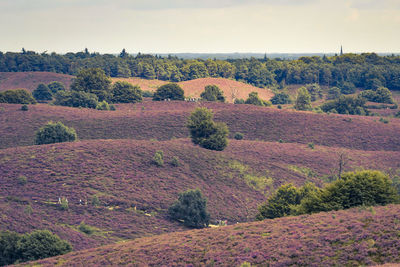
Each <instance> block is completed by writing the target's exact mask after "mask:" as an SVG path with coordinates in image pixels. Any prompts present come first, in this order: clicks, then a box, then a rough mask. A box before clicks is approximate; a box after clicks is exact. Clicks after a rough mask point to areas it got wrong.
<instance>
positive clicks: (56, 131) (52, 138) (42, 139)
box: [35, 121, 77, 145]
mask: <svg viewBox="0 0 400 267" xmlns="http://www.w3.org/2000/svg"><path fill="white" fill-rule="evenodd" d="M76 138H77V135H76V132H75V129H74V128H69V127H67V126H65V125H64V124H62V123H61V122H57V123H55V122H51V121H50V122H48V123H47V124H46V125H44V126H43V127H41V128H40V129H39V130H38V131H37V132H36V134H35V144H36V145H42V144H53V143H61V142H72V141H75V140H76Z"/></svg>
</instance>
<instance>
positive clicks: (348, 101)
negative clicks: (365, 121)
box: [320, 95, 369, 115]
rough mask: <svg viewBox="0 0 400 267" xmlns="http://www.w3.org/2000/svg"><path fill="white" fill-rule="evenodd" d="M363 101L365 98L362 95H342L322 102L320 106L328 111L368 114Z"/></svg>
mask: <svg viewBox="0 0 400 267" xmlns="http://www.w3.org/2000/svg"><path fill="white" fill-rule="evenodd" d="M365 103H366V100H365V98H363V97H360V96H343V95H342V96H340V97H339V98H338V99H335V100H332V101H328V102H326V103H324V104H323V105H321V107H320V108H321V109H322V111H324V112H329V113H339V114H350V115H369V111H368V110H367V108H366V106H365Z"/></svg>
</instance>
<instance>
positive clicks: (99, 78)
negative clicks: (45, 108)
mask: <svg viewBox="0 0 400 267" xmlns="http://www.w3.org/2000/svg"><path fill="white" fill-rule="evenodd" d="M71 90H72V91H78V92H85V93H91V94H95V95H96V96H97V98H98V99H99V101H103V100H109V99H110V97H111V79H110V78H109V77H108V76H107V75H106V74H105V72H104V71H103V70H102V69H99V68H89V69H83V70H81V71H80V72H79V73H78V75H77V76H76V79H75V80H74V82H73V83H72V85H71Z"/></svg>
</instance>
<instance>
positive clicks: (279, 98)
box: [271, 92, 292, 105]
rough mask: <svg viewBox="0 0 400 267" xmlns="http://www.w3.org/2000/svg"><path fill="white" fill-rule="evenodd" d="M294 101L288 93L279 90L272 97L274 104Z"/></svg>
mask: <svg viewBox="0 0 400 267" xmlns="http://www.w3.org/2000/svg"><path fill="white" fill-rule="evenodd" d="M291 102H292V101H291V100H290V97H289V95H288V94H287V93H284V92H279V93H276V94H275V95H274V96H273V97H272V98H271V103H272V104H274V105H279V104H280V105H284V104H290V103H291Z"/></svg>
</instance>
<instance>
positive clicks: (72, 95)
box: [53, 91, 99, 108]
mask: <svg viewBox="0 0 400 267" xmlns="http://www.w3.org/2000/svg"><path fill="white" fill-rule="evenodd" d="M54 98H55V100H54V102H53V103H54V105H59V106H67V107H82V108H96V107H97V105H98V103H99V102H98V98H97V96H96V95H95V94H91V93H85V92H81V91H59V92H58V93H57V94H56V95H55V96H54Z"/></svg>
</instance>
